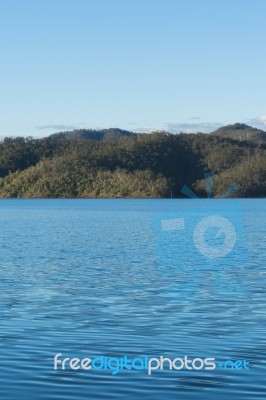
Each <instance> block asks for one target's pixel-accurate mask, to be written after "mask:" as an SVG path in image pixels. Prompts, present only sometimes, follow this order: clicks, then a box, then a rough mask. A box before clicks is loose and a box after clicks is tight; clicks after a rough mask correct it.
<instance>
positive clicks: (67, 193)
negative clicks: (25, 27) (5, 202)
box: [0, 129, 266, 197]
mask: <svg viewBox="0 0 266 400" xmlns="http://www.w3.org/2000/svg"><path fill="white" fill-rule="evenodd" d="M206 172H213V173H214V174H215V175H214V196H216V197H217V196H221V195H223V194H224V192H226V190H227V189H228V188H229V187H230V186H231V185H232V184H234V183H236V184H238V186H239V190H238V192H237V193H234V194H233V196H238V197H265V196H266V144H264V143H263V142H259V143H258V142H257V141H256V140H255V141H254V140H249V141H247V140H243V139H241V140H235V139H231V138H228V137H224V135H221V134H176V135H174V134H170V133H166V132H155V133H151V134H135V133H132V132H128V131H123V130H120V129H110V130H109V129H107V130H102V131H91V130H80V131H73V132H63V133H59V134H56V135H52V136H50V137H47V138H43V139H33V138H21V137H18V138H5V139H4V140H3V141H2V142H0V197H182V194H181V190H182V187H183V185H187V186H188V187H190V188H191V189H192V190H193V191H194V192H195V193H196V194H197V195H198V196H202V197H204V196H206V192H205V185H204V179H203V178H204V173H206Z"/></svg>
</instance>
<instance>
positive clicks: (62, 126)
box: [36, 122, 84, 131]
mask: <svg viewBox="0 0 266 400" xmlns="http://www.w3.org/2000/svg"><path fill="white" fill-rule="evenodd" d="M83 125H84V123H83V122H82V123H79V124H76V125H66V124H47V125H40V126H36V128H37V129H45V130H49V129H51V130H61V131H70V130H73V129H80V127H81V126H83Z"/></svg>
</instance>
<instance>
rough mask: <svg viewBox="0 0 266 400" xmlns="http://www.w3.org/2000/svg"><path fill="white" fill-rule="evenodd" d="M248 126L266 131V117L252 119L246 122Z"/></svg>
mask: <svg viewBox="0 0 266 400" xmlns="http://www.w3.org/2000/svg"><path fill="white" fill-rule="evenodd" d="M246 122H247V124H248V125H251V126H254V127H255V128H258V129H262V130H263V131H265V130H266V115H260V116H259V117H255V118H251V119H249V120H247V121H246Z"/></svg>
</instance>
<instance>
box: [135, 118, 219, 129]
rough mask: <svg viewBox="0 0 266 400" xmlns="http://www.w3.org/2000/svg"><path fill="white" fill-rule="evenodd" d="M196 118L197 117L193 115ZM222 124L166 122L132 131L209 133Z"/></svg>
mask: <svg viewBox="0 0 266 400" xmlns="http://www.w3.org/2000/svg"><path fill="white" fill-rule="evenodd" d="M193 119H198V117H193ZM221 126H223V124H221V123H220V122H168V123H165V124H162V125H160V126H156V127H140V128H136V129H133V131H134V132H145V133H149V132H154V131H167V132H171V133H180V132H183V133H197V132H202V133H209V132H213V131H215V130H216V129H218V128H220V127H221Z"/></svg>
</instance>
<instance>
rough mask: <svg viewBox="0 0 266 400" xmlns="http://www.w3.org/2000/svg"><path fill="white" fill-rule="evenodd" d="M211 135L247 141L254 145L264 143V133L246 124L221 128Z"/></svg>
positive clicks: (265, 136) (265, 139) (265, 134)
mask: <svg viewBox="0 0 266 400" xmlns="http://www.w3.org/2000/svg"><path fill="white" fill-rule="evenodd" d="M212 134H213V135H218V136H222V137H227V138H231V139H236V140H241V141H243V140H248V141H253V142H256V143H266V132H264V131H262V130H261V129H257V128H253V127H252V126H249V125H246V124H239V123H236V124H233V125H227V126H223V127H221V128H219V129H217V130H216V131H214V132H212Z"/></svg>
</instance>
